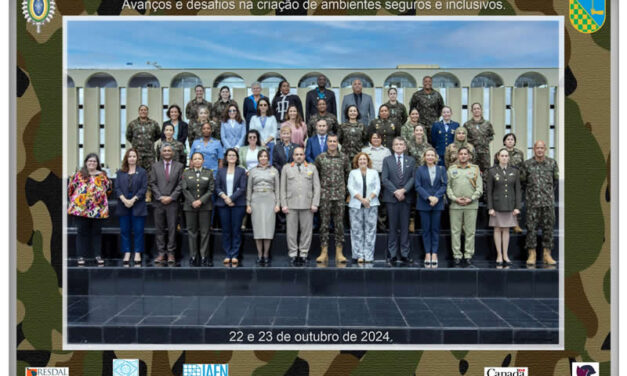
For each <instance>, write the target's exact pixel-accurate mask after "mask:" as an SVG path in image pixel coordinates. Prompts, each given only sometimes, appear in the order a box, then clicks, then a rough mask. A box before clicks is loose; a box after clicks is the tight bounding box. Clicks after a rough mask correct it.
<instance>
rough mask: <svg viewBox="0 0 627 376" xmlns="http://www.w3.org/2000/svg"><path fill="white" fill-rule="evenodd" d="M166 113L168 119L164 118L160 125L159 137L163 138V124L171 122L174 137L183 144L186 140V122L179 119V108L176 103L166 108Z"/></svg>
mask: <svg viewBox="0 0 627 376" xmlns="http://www.w3.org/2000/svg"><path fill="white" fill-rule="evenodd" d="M166 115H168V119H169V120H166V121H165V122H164V123H163V126H161V139H162V140H165V135H164V134H163V130H164V128H165V126H166V125H168V124H172V125H173V126H174V138H175V139H176V140H177V141H179V142H180V143H181V144H183V145H185V143H186V142H187V123H186V122H184V121H183V120H182V119H181V108H180V107H179V106H178V105H177V104H173V105H171V106H170V107H169V108H168V111H167V112H166Z"/></svg>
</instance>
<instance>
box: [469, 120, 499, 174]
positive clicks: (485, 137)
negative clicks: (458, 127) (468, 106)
mask: <svg viewBox="0 0 627 376" xmlns="http://www.w3.org/2000/svg"><path fill="white" fill-rule="evenodd" d="M464 128H466V131H467V132H468V142H470V143H471V144H472V145H473V146H474V147H475V150H476V155H475V161H476V162H477V164H478V165H479V168H480V169H481V172H483V171H486V170H487V169H489V168H490V142H492V140H493V139H494V128H492V124H491V123H490V122H489V121H487V120H485V119H483V118H481V120H480V121H475V120H474V119H470V120H468V121H467V122H465V123H464Z"/></svg>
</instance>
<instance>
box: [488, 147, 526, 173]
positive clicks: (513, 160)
mask: <svg viewBox="0 0 627 376" xmlns="http://www.w3.org/2000/svg"><path fill="white" fill-rule="evenodd" d="M507 152H508V153H509V165H510V166H512V167H516V168H520V166H521V165H522V164H523V162H524V161H525V155H524V154H523V152H522V151H521V150H520V149H516V148H514V149H512V150H507ZM495 163H498V162H497V161H496V160H495Z"/></svg>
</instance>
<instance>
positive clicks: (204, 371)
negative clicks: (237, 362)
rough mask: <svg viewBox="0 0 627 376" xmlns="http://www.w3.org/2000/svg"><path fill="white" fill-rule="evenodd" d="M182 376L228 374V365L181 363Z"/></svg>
mask: <svg viewBox="0 0 627 376" xmlns="http://www.w3.org/2000/svg"><path fill="white" fill-rule="evenodd" d="M183 376H229V365H228V364H183Z"/></svg>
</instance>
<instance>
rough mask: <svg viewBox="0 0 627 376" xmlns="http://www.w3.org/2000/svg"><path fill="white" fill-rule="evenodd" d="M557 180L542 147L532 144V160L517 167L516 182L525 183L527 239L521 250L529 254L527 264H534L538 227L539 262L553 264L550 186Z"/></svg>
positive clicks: (553, 214)
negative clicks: (540, 252)
mask: <svg viewBox="0 0 627 376" xmlns="http://www.w3.org/2000/svg"><path fill="white" fill-rule="evenodd" d="M558 179H559V171H558V168H557V162H556V161H555V160H554V159H551V158H549V157H547V156H546V144H545V143H544V141H541V140H538V141H536V143H535V144H534V145H533V158H531V159H528V160H526V161H525V162H523V164H522V165H521V166H520V181H521V182H523V183H526V189H525V201H526V203H527V204H526V205H527V220H526V224H527V238H526V240H525V247H526V248H527V250H528V251H529V257H528V258H527V264H528V265H535V263H536V246H537V234H536V229H537V228H538V227H540V228H542V247H543V248H544V254H543V261H544V263H545V264H548V265H555V264H556V261H555V260H554V259H553V257H551V250H552V249H553V227H554V225H555V195H554V193H553V192H554V187H555V184H556V183H557V180H558Z"/></svg>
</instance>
